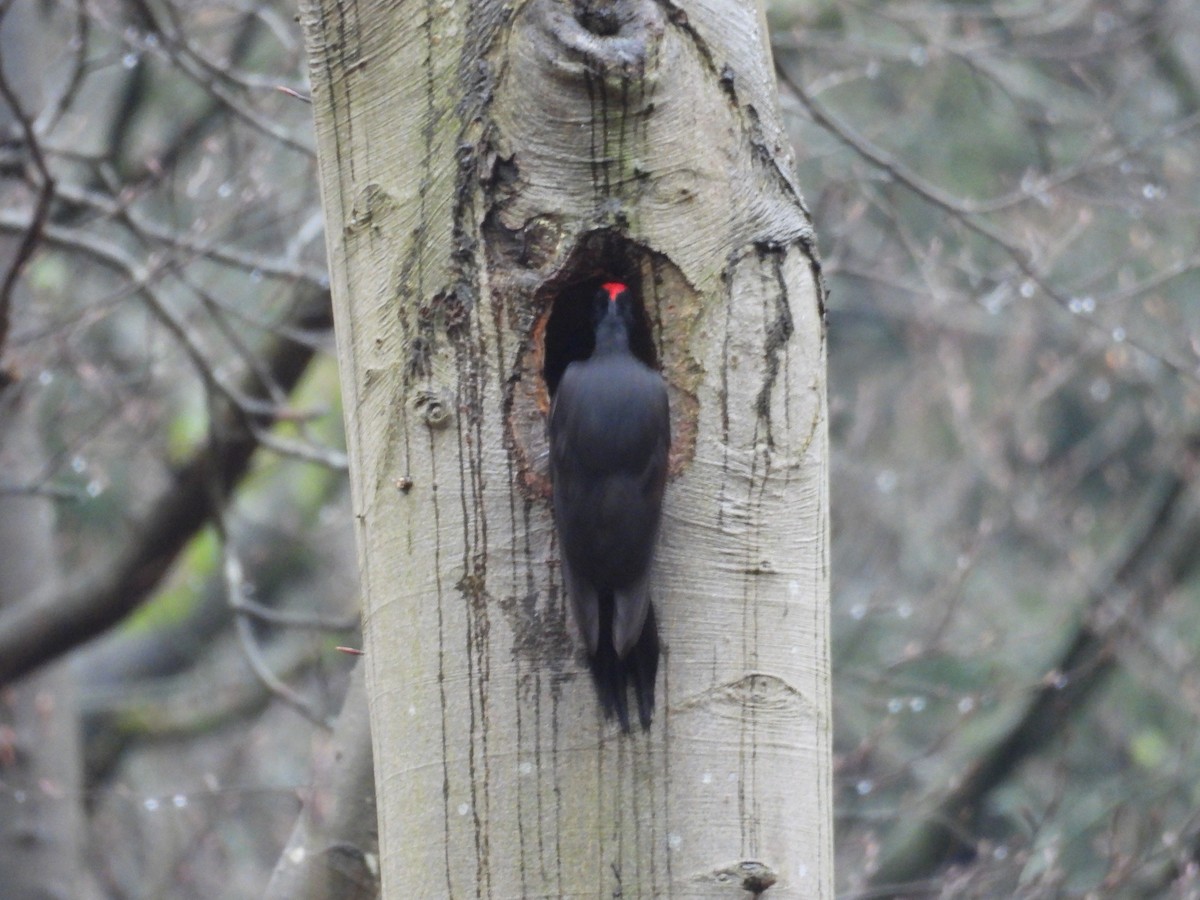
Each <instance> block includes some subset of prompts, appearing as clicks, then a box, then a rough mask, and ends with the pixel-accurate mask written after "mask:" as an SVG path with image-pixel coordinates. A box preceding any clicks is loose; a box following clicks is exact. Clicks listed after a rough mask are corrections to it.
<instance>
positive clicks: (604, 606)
mask: <svg viewBox="0 0 1200 900" xmlns="http://www.w3.org/2000/svg"><path fill="white" fill-rule="evenodd" d="M612 617H613V597H612V594H611V593H610V594H608V596H605V597H601V598H600V634H599V638H600V640H599V642H598V643H597V645H596V652H595V653H594V654H592V656H591V657H590V658H589V660H588V663H589V667H590V668H591V670H592V679H593V680H594V681H595V682H596V693H597V694H598V695H599V697H600V705H601V707H603V709H604V715H605V717H606V718H612V716H613V714H614V713H615V714H616V716H617V720H618V721H619V722H620V723H621V729H622V730H623V731H625V732H628V731H629V698H628V693H629V691H628V688H629V686H630V684H632V685H633V692H634V695H635V696H636V697H637V706H638V719H639V720H640V721H641V723H642V729H643V730H646V729H649V728H650V718H651V716H652V715H653V713H654V682H655V679H656V678H657V676H658V657H659V652H660V648H659V643H658V622H657V620H656V619H655V617H654V604H652V603H651V604H649V608H648V609H647V610H646V624H645V625H643V626H642V633H641V636H640V637H639V638H638V639H637V643H635V644H634V645H633V647H632V649H630V651H629V653H628V654H627V655H626V656H625V657H624V659H622V658H621V657H620V656H618V655H617V651H616V648H615V647H614V646H613V639H612Z"/></svg>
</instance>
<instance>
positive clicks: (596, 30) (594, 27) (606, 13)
mask: <svg viewBox="0 0 1200 900" xmlns="http://www.w3.org/2000/svg"><path fill="white" fill-rule="evenodd" d="M575 20H576V21H577V22H579V24H580V25H582V26H583V27H584V28H586V29H587V30H588V31H590V32H591V33H592V34H594V35H596V36H598V37H612V36H613V35H614V34H616V33H617V32H618V31H620V30H621V20H620V18H618V16H617V10H616V3H614V2H613V0H576V2H575Z"/></svg>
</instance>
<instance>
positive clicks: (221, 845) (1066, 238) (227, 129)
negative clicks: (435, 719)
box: [0, 0, 1200, 897]
mask: <svg viewBox="0 0 1200 900" xmlns="http://www.w3.org/2000/svg"><path fill="white" fill-rule="evenodd" d="M0 11H3V13H4V16H3V19H0V105H2V106H3V107H4V109H5V112H4V115H3V116H2V117H0V120H2V121H3V126H2V127H3V129H4V130H3V133H2V134H0V366H2V367H3V369H4V372H5V373H6V375H5V378H6V380H7V379H10V378H15V379H17V380H18V382H19V387H20V391H21V401H22V403H23V404H26V406H25V408H26V409H27V410H29V411H30V412H29V413H28V414H23V415H22V417H21V418H20V421H21V422H31V423H33V424H32V426H19V427H33V428H35V429H36V434H34V435H32V436H31V437H32V438H33V440H26V439H25V438H22V439H21V440H19V441H12V442H10V441H11V440H12V439H10V437H9V436H8V435H5V437H4V444H5V446H6V447H9V446H20V447H33V448H40V449H35V450H32V451H25V454H26V456H28V455H29V454H31V453H41V454H43V458H42V459H40V460H35V461H34V462H36V463H37V465H33V466H28V467H27V466H25V465H22V466H21V467H20V468H15V467H14V468H7V467H6V468H4V469H3V470H0V491H4V496H5V497H17V498H21V499H22V500H26V499H36V500H37V501H38V503H41V504H51V505H53V507H54V511H55V513H56V519H57V532H58V540H57V546H56V548H55V550H56V553H55V555H54V556H53V557H51V558H52V559H57V561H58V564H59V567H60V571H59V573H58V575H57V577H55V578H52V579H40V578H39V579H35V581H37V582H38V586H37V587H36V588H34V589H29V588H25V589H22V590H23V591H29V590H32V593H30V594H28V595H27V596H18V597H12V596H9V595H7V593H6V594H5V595H4V596H3V597H0V604H2V606H0V680H4V681H13V687H11V688H9V689H7V690H6V692H5V693H4V694H3V695H0V704H8V705H7V706H6V707H5V709H4V710H3V711H0V793H2V792H7V797H6V799H5V800H3V801H0V803H4V802H16V801H18V800H21V801H22V802H23V801H24V800H25V799H26V798H27V797H28V794H27V793H18V792H19V791H20V792H24V791H27V789H28V787H29V785H32V786H33V788H34V789H35V790H37V791H39V792H41V794H42V796H40V797H39V800H49V801H52V802H53V803H61V804H71V805H72V807H73V809H72V810H70V815H67V816H64V817H62V818H60V819H57V820H56V821H57V822H59V823H67V824H66V825H65V827H67V828H70V827H72V826H71V825H70V822H72V821H76V822H80V821H82V822H84V823H86V839H85V840H84V841H82V842H80V847H81V849H80V850H79V851H78V852H79V853H82V854H85V855H84V858H83V859H80V860H78V861H77V863H78V864H77V865H76V866H71V865H69V861H67V860H64V868H63V870H62V871H64V872H67V871H82V872H84V874H85V875H87V876H88V880H90V881H91V882H93V883H95V884H96V885H98V886H99V887H100V888H101V889H102V890H106V891H107V892H108V893H110V894H124V895H138V894H141V895H153V896H164V897H166V896H171V897H189V896H196V897H211V896H257V895H259V894H260V893H261V891H262V890H263V888H264V886H265V885H266V883H267V879H268V877H269V873H270V871H271V869H272V868H273V867H274V866H275V864H276V862H277V859H278V857H279V854H280V851H281V849H282V848H283V847H284V845H285V842H286V841H287V839H288V835H289V833H291V831H292V829H293V826H294V825H295V822H296V814H297V810H298V803H297V800H296V797H295V791H296V789H297V788H301V789H303V788H305V787H306V786H307V785H308V783H309V781H310V775H309V763H308V759H309V756H310V751H312V750H314V749H315V750H316V751H317V755H318V757H320V756H322V754H324V753H325V752H326V749H327V748H328V747H329V746H336V744H330V743H329V741H328V739H327V737H326V736H325V735H326V731H325V726H324V723H325V722H326V721H327V720H328V719H329V718H330V717H331V716H332V714H333V713H334V712H335V711H336V709H337V708H338V705H339V702H340V698H341V693H342V690H343V687H344V685H345V682H346V679H345V678H344V672H345V670H346V669H347V668H348V666H349V660H347V659H346V658H344V657H342V656H341V655H339V654H337V653H336V652H335V651H334V650H333V644H335V643H347V644H355V643H356V641H357V639H356V637H355V636H354V633H353V632H352V631H329V630H322V629H318V628H316V627H315V626H328V625H331V624H332V625H335V626H342V625H346V624H352V623H350V622H347V621H345V620H347V619H350V620H352V619H353V618H354V615H355V612H356V588H355V585H354V579H353V574H352V573H353V554H352V552H351V550H350V541H349V526H348V513H347V511H346V504H345V502H344V482H343V477H342V474H341V470H342V468H343V460H342V458H341V455H340V446H341V445H340V441H341V438H340V434H339V419H340V415H339V413H340V410H339V408H338V404H337V399H336V398H337V391H336V380H335V377H334V372H333V368H332V364H331V361H330V360H329V358H328V357H327V355H326V354H325V352H324V350H325V348H326V347H327V346H328V343H329V339H328V328H329V324H330V318H329V312H328V305H327V302H328V301H327V296H326V293H327V286H326V280H325V274H324V263H323V253H322V246H323V242H322V234H321V216H320V210H319V208H318V198H317V194H316V183H317V182H316V177H315V170H314V159H313V153H312V147H313V139H312V136H311V125H310V109H309V107H308V106H307V104H306V103H305V102H304V99H303V98H304V96H305V95H306V93H307V85H306V81H305V76H304V71H305V63H304V59H303V52H302V41H301V35H300V30H299V27H298V26H297V25H296V23H295V22H294V21H293V17H294V15H295V9H294V7H293V6H292V5H291V4H288V3H283V2H261V3H260V2H253V0H252V2H247V3H228V4H213V3H205V4H199V3H185V2H170V0H131V2H128V3H116V2H111V0H100V2H89V3H83V2H71V0H58V2H41V3H28V2H25V0H9V2H7V3H0ZM770 24H771V40H772V43H773V47H774V51H775V56H776V62H777V65H778V69H779V74H780V77H781V81H782V84H781V89H782V95H783V99H784V115H785V118H786V119H787V120H788V122H789V124H790V128H791V134H792V137H793V141H794V145H795V148H796V156H797V159H798V161H799V164H800V172H799V179H798V180H799V183H801V184H803V185H804V186H805V190H806V194H807V197H808V200H809V203H810V206H811V207H812V209H813V213H814V217H815V219H816V222H817V226H818V229H819V233H820V235H821V240H822V243H823V255H824V258H825V274H826V277H827V279H828V283H829V285H830V287H831V298H830V304H829V327H830V364H831V369H830V375H831V381H830V384H831V398H830V399H831V409H830V412H831V424H832V428H833V431H832V440H833V443H832V452H831V461H832V481H833V491H832V495H833V500H834V540H833V554H834V571H835V578H834V597H833V603H834V619H833V624H834V638H835V641H834V664H835V688H834V700H835V747H836V750H837V760H838V767H839V768H838V775H837V777H838V787H839V793H838V799H839V806H838V809H839V816H840V831H839V837H840V840H839V841H838V853H839V880H840V882H841V885H842V889H843V890H844V891H845V892H846V893H847V894H848V895H850V896H855V895H859V896H887V895H889V894H902V893H904V891H905V890H907V891H909V892H910V893H918V892H919V893H923V894H925V895H933V896H937V895H942V896H947V897H972V896H975V897H994V896H1012V895H1020V896H1023V897H1060V896H1085V895H1086V894H1088V893H1089V892H1092V893H1093V894H1095V895H1099V896H1106V897H1108V896H1114V897H1120V896H1177V897H1186V896H1191V895H1193V894H1195V893H1196V891H1197V884H1196V880H1197V876H1198V872H1200V869H1198V867H1197V864H1196V862H1195V860H1196V858H1197V853H1198V848H1200V822H1198V821H1197V820H1196V818H1195V816H1194V812H1193V810H1194V808H1195V806H1196V800H1197V798H1196V796H1195V786H1194V778H1193V777H1192V773H1193V772H1194V771H1195V770H1196V768H1197V766H1198V765H1200V759H1198V758H1197V757H1198V755H1200V750H1198V748H1197V745H1196V737H1195V735H1196V734H1198V733H1200V729H1197V727H1196V725H1197V721H1196V719H1197V717H1198V716H1200V668H1198V664H1197V654H1196V652H1195V646H1194V644H1195V642H1194V640H1192V639H1191V637H1190V636H1191V635H1193V634H1195V633H1197V630H1198V625H1200V623H1198V622H1197V621H1196V620H1197V609H1196V606H1197V605H1196V599H1197V598H1196V593H1197V590H1196V588H1197V585H1196V581H1195V577H1194V573H1193V572H1192V570H1191V559H1192V557H1193V556H1194V554H1193V553H1192V552H1191V550H1192V547H1194V546H1195V545H1196V539H1197V536H1198V535H1197V523H1196V517H1197V500H1196V497H1195V489H1194V488H1193V487H1192V483H1193V481H1194V477H1193V471H1194V467H1195V462H1196V448H1197V441H1196V437H1197V421H1198V417H1197V405H1198V403H1200V392H1198V391H1197V385H1196V369H1197V362H1198V361H1200V353H1198V351H1200V303H1197V302H1196V301H1195V299H1194V297H1193V294H1194V293H1195V292H1196V288H1197V285H1198V283H1200V278H1198V273H1197V270H1196V265H1197V263H1198V262H1200V258H1198V257H1197V253H1196V249H1195V247H1196V226H1195V218H1196V214H1195V207H1196V205H1197V199H1198V197H1197V194H1198V193H1200V178H1198V177H1197V171H1196V168H1197V165H1200V163H1197V160H1200V146H1198V140H1197V125H1198V124H1200V89H1198V87H1197V85H1198V79H1200V64H1198V63H1197V62H1196V60H1197V59H1200V51H1198V48H1200V10H1196V9H1194V4H1192V3H1190V2H1188V0H1166V2H1150V0H1080V2H1074V3H1069V4H1064V3H1052V2H1048V0H1027V2H1015V3H999V2H986V0H979V2H970V3H967V2H959V3H946V2H935V0H906V2H886V3H869V2H853V0H851V2H845V0H837V2H832V0H831V2H817V0H812V2H804V0H795V2H778V3H776V4H774V6H773V8H772V9H771V10H770ZM35 34H36V39H35V38H34V37H33V35H35ZM690 139H693V140H703V139H704V137H703V135H702V134H696V135H691V136H690ZM6 390H7V388H6ZM0 400H5V398H4V397H0ZM24 462H26V463H27V462H29V460H28V459H25V460H24ZM28 508H33V507H32V506H30V507H28ZM38 515H39V516H40V515H43V513H38ZM36 518H37V517H36V516H35V517H34V518H31V519H30V522H29V524H30V531H31V533H33V530H34V529H35V528H36V527H38V522H37V521H35V520H36ZM4 558H5V556H4V551H3V550H0V560H3V559H4ZM31 560H32V558H31ZM330 620H334V621H330ZM294 625H304V626H314V627H311V628H310V627H305V628H295V627H289V626H294ZM87 642H90V643H89V644H88V646H87V647H83V645H84V644H85V643H87ZM64 654H69V655H70V657H71V658H70V659H69V660H68V661H67V666H68V667H69V668H67V669H63V670H62V672H66V674H67V676H68V677H73V678H74V679H75V680H76V681H77V685H76V686H75V687H74V692H75V695H76V698H77V699H76V700H74V701H73V700H71V698H70V690H71V688H69V687H67V688H64V689H63V690H64V691H65V692H64V693H62V694H61V695H56V696H61V698H62V702H63V704H64V706H65V707H66V708H70V706H71V705H72V704H74V703H76V702H77V703H78V708H79V712H78V715H79V716H80V717H81V724H82V735H83V737H82V743H83V747H82V749H83V751H84V753H83V758H84V759H85V761H86V765H85V769H84V771H83V772H82V773H81V774H78V777H77V778H66V779H60V778H59V777H58V775H59V774H61V773H62V772H63V769H62V768H61V766H62V765H69V763H67V762H64V761H66V760H69V759H70V758H71V753H70V751H71V748H70V747H62V746H60V747H58V748H56V749H58V750H61V751H66V752H63V753H62V754H61V755H59V756H58V757H57V762H55V763H54V765H55V767H56V768H54V769H53V771H55V772H56V773H58V774H56V775H55V777H53V778H50V779H49V780H46V779H39V778H38V777H37V776H36V775H35V776H34V777H33V781H32V782H21V783H18V780H17V778H18V774H19V775H20V777H22V778H24V777H26V776H27V775H29V774H30V773H33V772H35V771H36V770H35V769H34V768H32V767H30V766H28V765H26V767H25V768H23V769H20V770H17V769H12V768H6V767H7V766H9V765H10V761H11V760H12V759H13V756H12V754H13V753H24V754H40V753H41V752H42V751H43V750H45V749H48V748H43V747H39V746H38V744H37V742H36V741H30V740H29V739H28V738H27V737H26V735H27V734H28V732H18V731H17V730H15V729H10V730H7V731H6V730H4V725H5V723H8V722H10V721H12V720H11V719H9V718H3V716H8V715H9V714H10V713H12V712H13V711H14V710H16V705H15V703H16V701H17V699H18V696H17V695H18V693H19V692H20V691H21V690H22V689H23V688H24V687H25V686H27V685H28V684H29V682H28V681H20V680H14V679H18V678H22V677H23V676H26V675H27V674H28V673H30V672H32V671H33V670H34V669H35V668H39V667H40V666H42V665H46V664H49V663H51V662H54V661H55V660H58V659H60V658H61V657H62V656H63V655H64ZM62 672H57V673H54V674H55V675H56V677H62ZM26 696H30V695H26ZM33 696H35V697H36V695H33ZM48 696H50V695H47V694H43V697H48ZM31 708H32V710H33V712H34V713H35V714H36V712H37V710H38V708H39V707H38V704H37V703H36V702H34V703H33V705H32V707H31ZM42 708H43V709H44V707H42ZM57 711H58V712H61V709H59V710H57ZM343 718H344V719H346V720H347V721H349V720H352V719H353V716H349V717H343ZM313 720H316V722H320V723H321V724H315V723H314V722H313ZM74 733H76V732H75V730H74V729H64V730H62V731H56V732H54V734H56V735H58V736H57V737H54V738H53V739H52V740H53V742H63V741H71V740H73V739H72V738H71V737H70V735H71V734H74ZM24 762H25V763H29V762H32V760H28V759H27V760H25V761H24ZM319 768H324V767H323V766H322V767H319ZM351 780H352V779H351ZM331 783H333V784H338V783H341V782H339V780H338V778H337V777H334V778H332V779H331ZM313 796H314V797H315V798H316V800H317V803H318V806H317V807H316V809H317V811H318V812H319V811H320V809H321V807H320V805H319V803H320V802H321V797H322V796H323V794H322V791H321V790H317V791H315V792H314V793H313ZM6 808H7V807H6ZM55 827H58V826H57V825H56V826H55ZM298 831H299V832H302V831H303V828H301V829H298ZM61 833H63V834H67V833H69V832H66V831H64V832H61ZM299 837H300V838H302V837H303V835H302V834H300V835H299ZM322 840H324V837H323V838H322ZM352 840H353V841H355V842H356V843H355V844H354V845H353V846H354V848H355V850H356V852H357V851H359V850H364V849H366V850H368V851H369V848H363V847H361V842H362V840H363V838H362V837H361V836H359V837H355V838H353V839H352ZM84 845H86V848H87V849H86V850H85V849H83V847H84ZM62 846H64V847H69V846H71V844H69V843H67V844H64V845H62ZM293 846H294V845H293ZM64 852H66V853H70V852H71V851H70V850H64ZM366 859H367V861H368V862H369V852H368V853H367V856H366ZM9 862H10V857H9V855H8V854H6V853H5V854H0V866H6V865H9ZM367 868H368V869H369V865H368V866H367ZM279 877H283V876H282V875H281V876H279ZM8 883H9V882H8V881H6V880H5V873H4V872H0V884H8ZM898 883H904V884H907V885H910V887H908V888H899V887H896V885H897V884H898Z"/></svg>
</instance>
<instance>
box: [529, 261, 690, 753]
mask: <svg viewBox="0 0 1200 900" xmlns="http://www.w3.org/2000/svg"><path fill="white" fill-rule="evenodd" d="M594 306H595V311H594V317H593V321H594V324H595V330H596V343H595V349H594V350H593V351H592V355H591V356H590V357H588V358H587V359H585V360H578V361H576V362H573V363H571V364H570V365H569V366H567V369H566V371H565V372H564V373H563V376H562V380H561V381H560V382H559V384H558V390H557V391H556V392H555V394H554V403H553V404H552V406H551V408H550V468H551V477H552V478H553V482H554V520H555V524H556V525H557V527H558V542H559V546H560V548H561V552H562V569H563V580H564V582H565V583H566V588H567V595H568V596H569V597H570V599H571V607H572V610H573V611H574V614H575V621H576V623H577V624H578V625H579V629H580V631H581V632H582V633H583V639H584V641H585V642H586V644H587V652H588V661H589V663H590V666H591V670H592V677H593V679H594V680H595V682H596V691H597V693H598V694H599V695H600V703H601V705H602V706H603V708H604V713H605V715H606V716H608V717H611V716H612V715H613V713H614V712H615V713H616V715H617V718H618V719H619V720H620V723H621V728H622V729H624V730H625V731H629V708H628V703H627V696H626V695H627V687H628V685H629V684H630V683H631V682H632V684H633V689H634V693H635V695H636V697H637V704H638V718H639V719H640V720H641V723H642V728H649V727H650V716H651V714H652V713H653V711H654V680H655V676H656V675H657V673H658V655H659V644H658V625H657V623H656V622H655V619H654V607H653V606H652V605H651V603H650V567H651V563H652V562H653V559H654V543H655V539H656V537H657V536H658V524H659V520H660V519H661V518H662V500H663V489H664V488H665V486H666V481H667V450H668V449H669V447H670V445H671V415H670V409H669V406H668V402H667V387H666V383H665V382H664V381H663V378H662V376H661V375H659V374H658V373H657V372H655V371H654V370H653V369H651V368H650V367H649V366H647V365H646V364H645V363H643V362H642V361H641V360H640V359H638V358H637V357H636V356H634V355H633V352H632V350H631V349H630V346H629V332H630V328H631V327H632V325H633V317H634V308H633V298H632V296H631V295H630V292H629V289H628V288H627V287H626V286H625V285H624V284H620V283H617V282H609V283H607V284H604V285H602V286H601V288H600V290H599V291H598V292H597V294H596V297H595V300H594Z"/></svg>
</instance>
